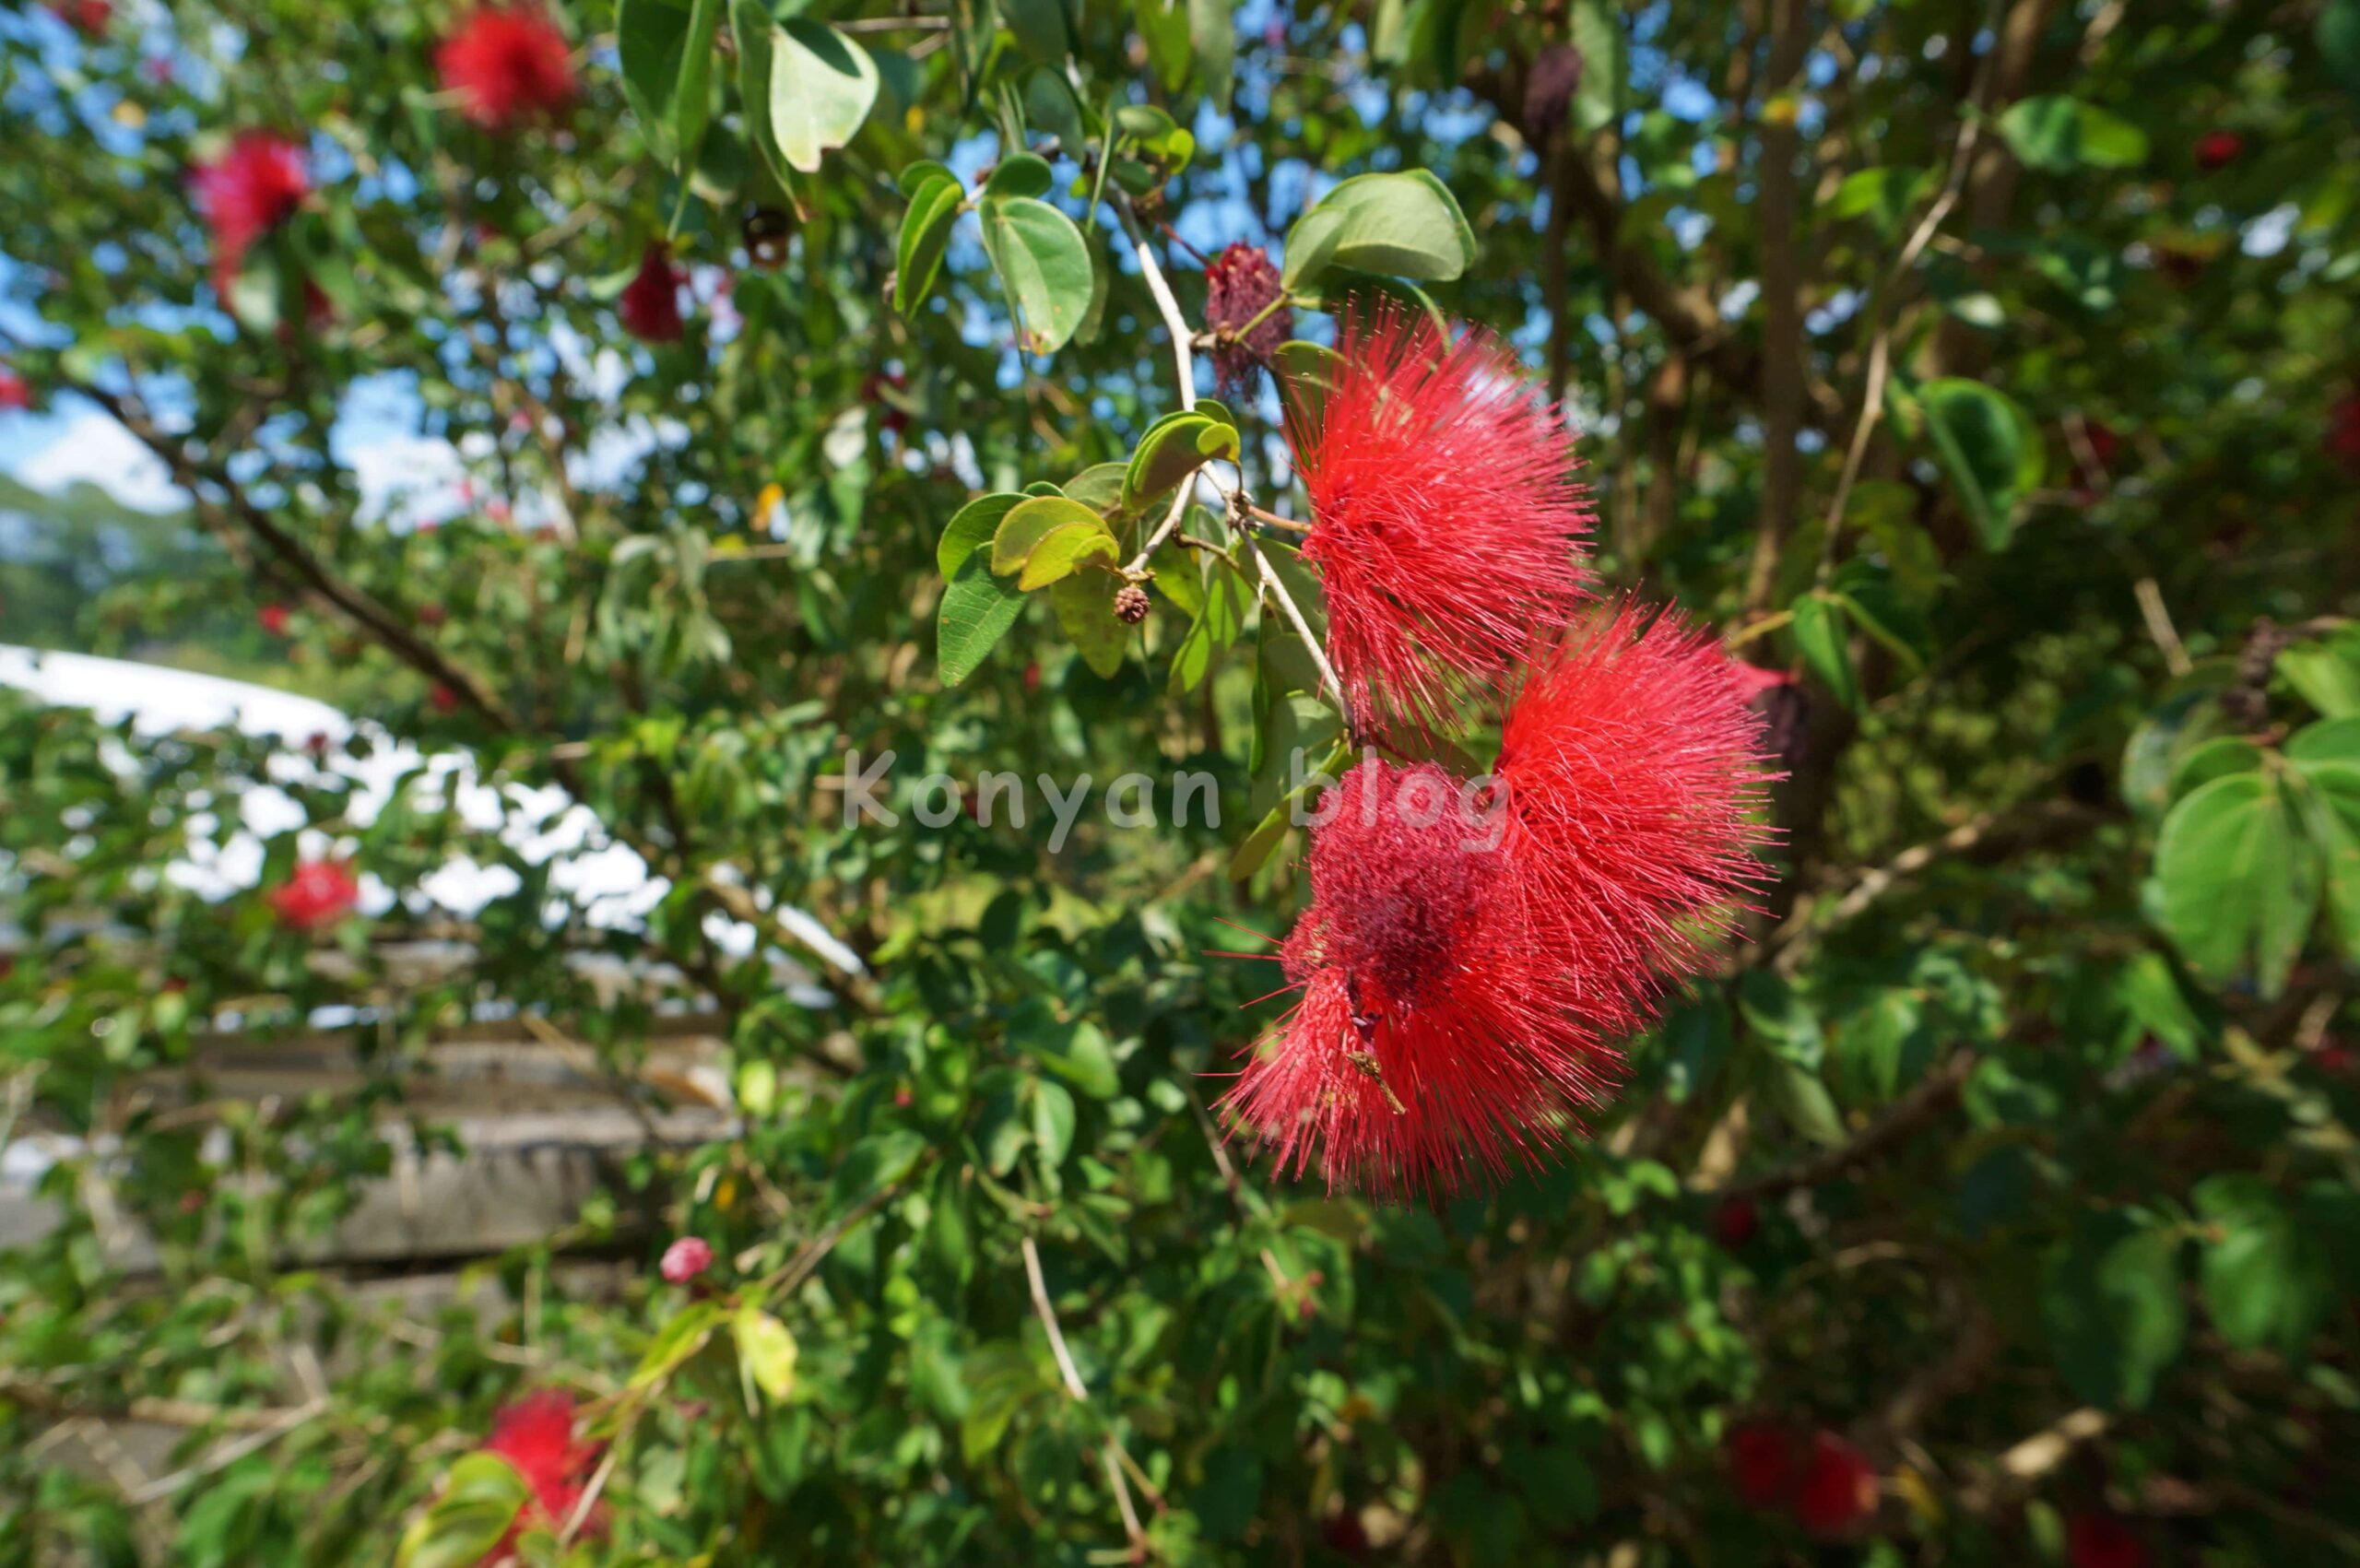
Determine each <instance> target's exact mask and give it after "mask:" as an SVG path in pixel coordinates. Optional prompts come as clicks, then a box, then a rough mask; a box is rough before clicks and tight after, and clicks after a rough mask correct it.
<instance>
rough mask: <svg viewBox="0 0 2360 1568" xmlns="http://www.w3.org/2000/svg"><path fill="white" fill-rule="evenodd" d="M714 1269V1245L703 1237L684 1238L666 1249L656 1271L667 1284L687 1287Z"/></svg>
mask: <svg viewBox="0 0 2360 1568" xmlns="http://www.w3.org/2000/svg"><path fill="white" fill-rule="evenodd" d="M710 1267H713V1246H712V1244H710V1243H708V1242H706V1241H705V1240H704V1239H703V1238H702V1237H701V1236H682V1237H681V1238H680V1239H679V1240H678V1241H677V1242H674V1243H673V1244H671V1245H670V1246H668V1247H666V1248H665V1249H664V1257H663V1260H662V1261H661V1262H660V1263H658V1264H657V1265H656V1271H657V1272H658V1273H660V1274H662V1275H663V1276H664V1279H665V1281H666V1283H667V1284H673V1285H685V1284H687V1283H688V1282H689V1281H690V1280H691V1279H695V1278H696V1277H697V1276H698V1275H700V1274H702V1273H703V1272H704V1271H705V1270H706V1269H708V1268H710Z"/></svg>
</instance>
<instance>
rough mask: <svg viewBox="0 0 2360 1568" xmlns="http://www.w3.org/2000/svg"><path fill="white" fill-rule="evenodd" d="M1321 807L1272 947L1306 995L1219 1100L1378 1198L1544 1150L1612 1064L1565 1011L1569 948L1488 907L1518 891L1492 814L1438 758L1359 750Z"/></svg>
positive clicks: (1288, 1155) (1505, 904) (1449, 1182)
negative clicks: (1294, 894)
mask: <svg viewBox="0 0 2360 1568" xmlns="http://www.w3.org/2000/svg"><path fill="white" fill-rule="evenodd" d="M1320 809H1321V811H1322V812H1323V813H1326V814H1327V816H1326V819H1325V820H1324V821H1321V822H1318V823H1316V824H1315V826H1314V830H1313V832H1312V840H1311V856H1310V864H1311V904H1310V907H1309V908H1308V909H1306V910H1305V911H1304V914H1303V918H1302V919H1301V920H1300V921H1298V922H1297V923H1296V925H1295V928H1294V930H1293V932H1292V934H1291V935H1290V936H1289V937H1287V939H1286V942H1285V944H1284V947H1283V949H1281V953H1280V961H1281V962H1282V963H1283V964H1284V965H1285V967H1286V974H1287V978H1288V980H1289V981H1290V982H1291V983H1292V985H1291V987H1290V988H1300V989H1301V991H1302V993H1303V995H1302V997H1301V999H1300V1000H1299V1001H1298V1003H1297V1004H1296V1006H1295V1007H1294V1008H1293V1009H1292V1011H1291V1012H1290V1013H1289V1014H1288V1015H1287V1017H1286V1018H1285V1020H1282V1022H1281V1024H1280V1029H1279V1031H1278V1032H1277V1034H1276V1036H1275V1038H1273V1039H1270V1040H1268V1041H1266V1042H1263V1043H1261V1044H1260V1046H1258V1047H1257V1048H1255V1049H1254V1051H1253V1054H1252V1055H1251V1057H1250V1059H1249V1060H1248V1062H1247V1065H1246V1067H1245V1069H1244V1071H1243V1072H1241V1073H1240V1075H1239V1077H1238V1081H1237V1083H1236V1085H1235V1087H1233V1089H1232V1090H1231V1091H1230V1092H1229V1094H1228V1095H1227V1096H1225V1097H1224V1099H1223V1101H1222V1103H1223V1106H1224V1107H1225V1108H1226V1109H1227V1111H1228V1112H1229V1114H1231V1116H1232V1118H1233V1121H1234V1122H1235V1123H1236V1124H1237V1125H1239V1126H1242V1127H1244V1128H1245V1129H1246V1130H1248V1131H1250V1132H1251V1134H1252V1135H1253V1136H1254V1138H1256V1140H1257V1142H1258V1143H1259V1144H1260V1145H1261V1146H1262V1147H1263V1148H1265V1149H1270V1150H1273V1151H1274V1152H1275V1153H1276V1155H1277V1163H1278V1166H1279V1169H1280V1172H1281V1173H1286V1172H1288V1171H1289V1170H1290V1168H1292V1171H1293V1173H1297V1174H1300V1173H1302V1172H1304V1170H1305V1169H1306V1168H1307V1167H1308V1166H1309V1165H1310V1164H1311V1162H1312V1161H1313V1159H1314V1158H1315V1157H1316V1158H1317V1159H1318V1160H1319V1161H1320V1162H1321V1164H1322V1165H1323V1166H1324V1169H1325V1173H1326V1175H1327V1181H1328V1182H1329V1184H1330V1185H1350V1186H1356V1187H1361V1188H1363V1189H1365V1190H1368V1191H1370V1192H1373V1193H1375V1194H1377V1195H1379V1196H1380V1197H1397V1196H1399V1195H1402V1194H1405V1193H1407V1192H1410V1191H1413V1190H1424V1191H1427V1192H1430V1193H1432V1194H1434V1195H1436V1196H1441V1195H1445V1194H1448V1193H1450V1192H1454V1191H1456V1190H1457V1189H1458V1188H1460V1187H1462V1186H1464V1185H1468V1184H1469V1183H1470V1182H1471V1181H1475V1180H1478V1179H1481V1178H1485V1177H1489V1178H1497V1177H1499V1176H1501V1175H1504V1173H1506V1171H1507V1169H1508V1168H1509V1165H1510V1163H1511V1161H1517V1162H1521V1163H1525V1164H1538V1163H1540V1161H1541V1159H1542V1158H1543V1157H1544V1156H1545V1154H1546V1152H1547V1150H1548V1149H1549V1148H1550V1147H1552V1145H1553V1144H1554V1143H1555V1142H1556V1140H1557V1138H1558V1137H1559V1136H1560V1133H1559V1131H1558V1129H1559V1127H1560V1126H1561V1125H1562V1124H1563V1122H1564V1121H1565V1120H1566V1118H1567V1117H1568V1116H1569V1115H1570V1114H1574V1113H1576V1112H1578V1110H1579V1109H1580V1108H1581V1107H1582V1106H1584V1105H1590V1104H1595V1103H1597V1102H1599V1101H1600V1100H1601V1099H1602V1098H1603V1097H1604V1095H1605V1093H1606V1091H1607V1088H1608V1085H1609V1084H1610V1082H1611V1078H1612V1075H1613V1069H1614V1067H1615V1062H1614V1059H1613V1057H1612V1054H1611V1050H1608V1049H1607V1048H1606V1047H1604V1046H1603V1045H1602V1044H1601V1043H1600V1042H1599V1041H1598V1040H1596V1039H1594V1038H1592V1037H1591V1036H1589V1035H1588V1034H1587V1032H1585V1031H1584V1030H1582V1029H1581V1028H1580V1027H1579V1026H1578V1023H1577V1022H1575V1021H1573V1020H1568V1019H1567V1018H1566V1017H1565V1016H1564V1014H1563V1009H1562V1007H1561V1001H1562V987H1561V985H1560V984H1559V972H1560V969H1561V967H1562V963H1563V955H1562V954H1561V953H1558V952H1555V951H1552V950H1551V949H1549V948H1548V947H1547V946H1546V945H1545V943H1544V942H1538V941H1535V940H1534V939H1533V933H1532V932H1531V931H1529V930H1528V928H1526V927H1525V926H1523V925H1520V924H1519V923H1518V922H1517V921H1516V920H1515V919H1514V918H1510V919H1507V920H1501V919H1498V918H1496V917H1495V914H1496V913H1497V912H1506V913H1507V914H1510V915H1511V916H1513V915H1515V914H1516V913H1517V912H1519V911H1520V909H1521V905H1522V901H1521V900H1519V899H1517V898H1516V897H1515V896H1513V894H1512V893H1511V892H1510V891H1509V890H1508V888H1509V885H1510V884H1512V883H1513V882H1514V880H1515V879H1516V876H1517V874H1518V871H1517V867H1516V866H1515V865H1513V864H1512V863H1511V862H1510V861H1509V860H1508V859H1507V857H1505V856H1504V855H1497V854H1493V853H1491V852H1490V850H1491V846H1492V845H1493V843H1495V842H1496V840H1497V838H1498V831H1497V824H1496V823H1495V822H1492V821H1488V820H1487V819H1486V817H1485V814H1484V812H1483V811H1482V810H1481V809H1480V803H1479V801H1478V800H1477V799H1476V798H1473V797H1470V796H1469V793H1468V792H1467V790H1466V789H1465V786H1463V785H1461V784H1460V783H1459V782H1458V781H1457V780H1456V779H1454V778H1452V777H1451V776H1450V775H1449V774H1447V773H1445V772H1443V771H1442V770H1441V769H1439V768H1437V767H1434V765H1433V764H1431V763H1424V764H1420V765H1418V766H1415V767H1410V768H1397V767H1394V766H1392V765H1390V764H1387V763H1385V762H1381V761H1375V760H1371V761H1368V762H1364V763H1363V764H1362V765H1361V766H1360V767H1358V768H1355V769H1353V770H1352V771H1351V772H1350V773H1348V774H1347V775H1346V776H1345V778H1344V780H1343V781H1342V782H1341V783H1340V784H1338V785H1337V786H1336V787H1335V788H1334V789H1333V790H1331V791H1329V792H1328V794H1327V796H1326V797H1325V798H1324V799H1323V800H1322V802H1321V806H1320Z"/></svg>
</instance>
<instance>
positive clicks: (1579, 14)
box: [1566, 0, 1631, 133]
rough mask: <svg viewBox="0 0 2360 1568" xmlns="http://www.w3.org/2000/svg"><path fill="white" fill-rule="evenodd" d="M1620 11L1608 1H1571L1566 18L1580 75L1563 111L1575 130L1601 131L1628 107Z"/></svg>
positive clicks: (1628, 68) (1627, 58)
mask: <svg viewBox="0 0 2360 1568" xmlns="http://www.w3.org/2000/svg"><path fill="white" fill-rule="evenodd" d="M1567 19H1568V21H1569V23H1570V24H1571V27H1572V31H1573V45H1574V47H1575V49H1578V50H1580V51H1581V55H1582V76H1581V80H1580V81H1579V82H1578V83H1576V84H1575V88H1574V96H1573V100H1572V102H1571V103H1569V104H1568V105H1567V109H1566V112H1567V118H1569V119H1570V120H1571V121H1572V122H1573V125H1574V128H1575V130H1578V131H1582V132H1586V133H1587V132H1596V131H1600V130H1603V129H1605V128H1606V127H1607V126H1609V125H1611V124H1614V123H1615V122H1617V121H1618V120H1620V119H1622V112H1623V110H1624V109H1625V108H1626V107H1628V105H1629V101H1630V77H1631V58H1630V49H1629V46H1628V45H1627V44H1626V43H1625V42H1624V41H1623V38H1622V6H1620V5H1619V4H1609V3H1608V0H1574V8H1573V13H1572V15H1571V16H1570V17H1569V18H1567Z"/></svg>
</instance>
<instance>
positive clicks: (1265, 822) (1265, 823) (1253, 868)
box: [1229, 796, 1293, 882]
mask: <svg viewBox="0 0 2360 1568" xmlns="http://www.w3.org/2000/svg"><path fill="white" fill-rule="evenodd" d="M1292 798H1293V797H1292V796H1289V797H1288V799H1287V800H1281V801H1280V802H1279V803H1278V804H1277V805H1276V806H1273V807H1271V808H1270V809H1269V811H1268V814H1266V815H1265V816H1264V817H1263V819H1261V821H1259V822H1257V823H1256V824H1255V827H1254V831H1252V832H1250V833H1248V834H1246V835H1245V838H1244V839H1242V840H1240V841H1239V843H1238V845H1237V848H1236V849H1235V850H1234V851H1233V852H1232V853H1231V855H1230V857H1229V879H1230V880H1231V881H1233V882H1243V881H1244V880H1245V878H1248V877H1251V876H1252V875H1254V873H1255V872H1257V871H1259V870H1260V869H1262V867H1264V866H1266V865H1268V863H1269V859H1270V856H1271V855H1274V854H1276V853H1277V851H1278V847H1279V845H1280V843H1282V842H1283V841H1284V840H1285V838H1286V836H1287V829H1288V827H1289V826H1291V825H1292V824H1291V820H1290V818H1289V815H1288V811H1287V806H1288V802H1289V801H1291V800H1292Z"/></svg>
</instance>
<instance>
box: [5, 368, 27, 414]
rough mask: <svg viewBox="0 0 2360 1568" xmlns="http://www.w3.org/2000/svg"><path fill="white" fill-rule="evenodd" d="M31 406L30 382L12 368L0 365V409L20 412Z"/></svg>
mask: <svg viewBox="0 0 2360 1568" xmlns="http://www.w3.org/2000/svg"><path fill="white" fill-rule="evenodd" d="M32 406H33V387H32V383H30V382H29V381H27V380H26V379H25V378H24V377H22V376H20V375H18V373H17V372H16V371H12V370H8V369H6V367H0V409H5V410H7V411H9V412H22V411H23V410H25V409H27V408H29V407H32Z"/></svg>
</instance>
